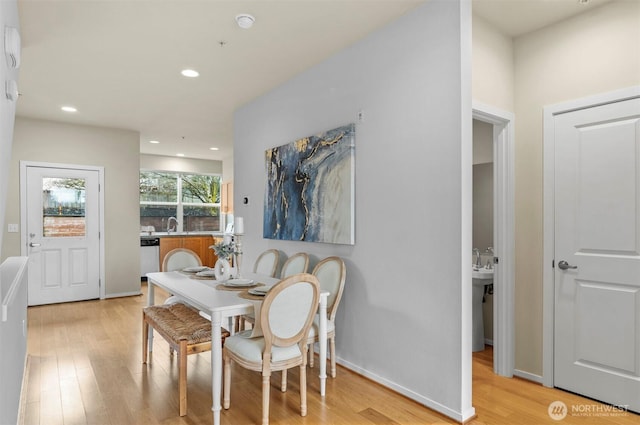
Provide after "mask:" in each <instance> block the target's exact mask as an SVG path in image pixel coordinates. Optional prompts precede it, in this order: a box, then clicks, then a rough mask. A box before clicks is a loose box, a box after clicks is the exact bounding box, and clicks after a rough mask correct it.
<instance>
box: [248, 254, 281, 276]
mask: <svg viewBox="0 0 640 425" xmlns="http://www.w3.org/2000/svg"><path fill="white" fill-rule="evenodd" d="M278 261H280V252H279V251H278V250H277V249H268V250H266V251H264V252H263V253H262V254H260V256H259V257H258V259H257V260H256V262H255V264H254V265H253V272H254V273H257V274H261V275H263V276H270V277H275V276H276V269H277V268H278Z"/></svg>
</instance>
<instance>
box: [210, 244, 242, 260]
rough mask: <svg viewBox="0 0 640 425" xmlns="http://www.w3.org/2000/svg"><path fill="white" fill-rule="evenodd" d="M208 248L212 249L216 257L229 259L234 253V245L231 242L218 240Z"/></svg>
mask: <svg viewBox="0 0 640 425" xmlns="http://www.w3.org/2000/svg"><path fill="white" fill-rule="evenodd" d="M209 248H211V249H213V252H215V253H216V256H217V257H218V258H223V259H225V260H227V261H228V260H229V259H230V258H231V256H232V255H233V254H235V253H236V247H235V245H234V243H233V242H228V243H224V242H219V243H217V244H215V245H211V246H210V247H209Z"/></svg>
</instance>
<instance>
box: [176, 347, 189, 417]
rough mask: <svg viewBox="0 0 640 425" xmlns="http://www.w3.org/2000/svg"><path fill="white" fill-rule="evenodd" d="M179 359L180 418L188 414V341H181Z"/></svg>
mask: <svg viewBox="0 0 640 425" xmlns="http://www.w3.org/2000/svg"><path fill="white" fill-rule="evenodd" d="M178 359H179V362H180V366H179V368H178V369H179V374H180V379H179V381H178V390H179V392H180V416H185V415H186V414H187V341H186V340H184V339H183V340H180V348H179V349H178Z"/></svg>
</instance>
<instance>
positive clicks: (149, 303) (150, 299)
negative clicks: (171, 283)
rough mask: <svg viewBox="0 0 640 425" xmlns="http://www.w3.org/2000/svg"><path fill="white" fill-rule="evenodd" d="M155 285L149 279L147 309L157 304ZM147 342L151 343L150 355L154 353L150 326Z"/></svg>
mask: <svg viewBox="0 0 640 425" xmlns="http://www.w3.org/2000/svg"><path fill="white" fill-rule="evenodd" d="M155 299H156V297H155V285H154V284H153V283H151V281H150V280H148V279H147V307H151V306H152V305H154V304H155ZM147 340H148V342H149V344H148V345H149V353H151V352H153V328H152V327H151V326H149V332H148V334H147Z"/></svg>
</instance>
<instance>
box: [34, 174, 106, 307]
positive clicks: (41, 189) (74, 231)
mask: <svg viewBox="0 0 640 425" xmlns="http://www.w3.org/2000/svg"><path fill="white" fill-rule="evenodd" d="M98 190H99V172H98V171H97V170H84V169H68V168H48V167H38V166H28V167H27V171H26V200H27V203H26V209H27V212H26V217H27V227H26V232H27V238H26V239H27V245H28V248H27V249H28V253H29V254H28V255H29V289H28V302H29V305H39V304H51V303H59V302H67V301H79V300H87V299H93V298H99V296H100V281H99V279H100V241H99V228H100V227H99V226H100V224H99V221H100V220H99V218H100V217H99V214H100V212H99V194H98Z"/></svg>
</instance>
